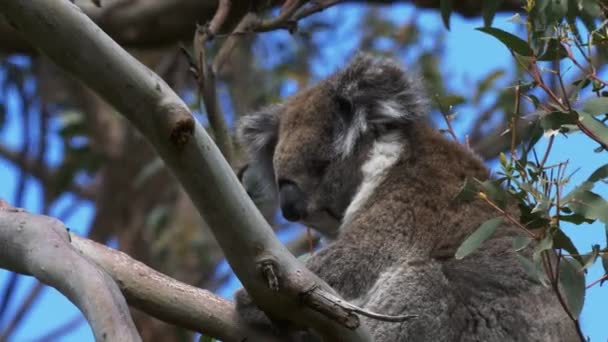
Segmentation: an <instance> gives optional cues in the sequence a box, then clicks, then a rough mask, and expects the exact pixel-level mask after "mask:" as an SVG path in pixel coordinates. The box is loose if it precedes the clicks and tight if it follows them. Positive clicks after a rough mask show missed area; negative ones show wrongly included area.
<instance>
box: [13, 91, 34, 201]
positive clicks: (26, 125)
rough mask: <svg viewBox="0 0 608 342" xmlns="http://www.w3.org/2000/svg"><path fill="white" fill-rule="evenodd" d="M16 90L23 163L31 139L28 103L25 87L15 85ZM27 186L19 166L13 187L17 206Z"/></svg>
mask: <svg viewBox="0 0 608 342" xmlns="http://www.w3.org/2000/svg"><path fill="white" fill-rule="evenodd" d="M16 88H17V90H18V91H19V92H20V93H21V94H19V96H17V97H18V98H19V99H20V100H21V115H20V116H21V131H22V132H21V134H22V135H23V139H22V144H21V150H20V152H19V163H20V164H25V163H26V162H27V160H28V159H29V158H28V157H29V151H30V142H31V141H32V137H31V129H30V121H31V115H30V105H29V101H28V100H27V99H28V96H27V94H26V93H25V89H24V87H22V86H17V87H16ZM26 188H27V172H26V171H25V170H23V169H22V168H19V175H18V176H17V187H16V188H15V198H14V200H13V203H15V206H17V207H23V199H24V197H25V192H26V190H27V189H26Z"/></svg>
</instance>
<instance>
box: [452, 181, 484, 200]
mask: <svg viewBox="0 0 608 342" xmlns="http://www.w3.org/2000/svg"><path fill="white" fill-rule="evenodd" d="M477 192H478V190H477V188H476V187H475V182H473V180H472V179H470V178H467V179H465V180H464V184H463V185H462V188H461V189H460V192H459V193H458V194H457V195H456V196H455V197H454V198H453V199H452V201H453V202H456V203H460V202H470V201H472V200H473V199H475V196H476V195H477Z"/></svg>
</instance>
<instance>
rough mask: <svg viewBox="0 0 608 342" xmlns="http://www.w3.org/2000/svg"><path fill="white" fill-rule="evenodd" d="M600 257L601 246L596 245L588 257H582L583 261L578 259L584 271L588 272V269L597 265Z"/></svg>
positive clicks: (592, 247)
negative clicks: (596, 261)
mask: <svg viewBox="0 0 608 342" xmlns="http://www.w3.org/2000/svg"><path fill="white" fill-rule="evenodd" d="M599 255H600V245H598V244H595V245H593V246H591V253H589V254H588V255H584V256H583V257H581V259H580V260H579V259H577V260H578V262H580V263H581V264H582V265H583V267H582V270H586V269H587V268H589V267H591V266H593V264H594V263H595V260H597V257H598V256H599Z"/></svg>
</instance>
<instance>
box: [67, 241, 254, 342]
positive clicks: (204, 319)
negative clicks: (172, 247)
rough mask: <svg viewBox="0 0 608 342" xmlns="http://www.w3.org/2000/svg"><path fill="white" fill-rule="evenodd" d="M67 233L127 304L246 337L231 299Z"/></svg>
mask: <svg viewBox="0 0 608 342" xmlns="http://www.w3.org/2000/svg"><path fill="white" fill-rule="evenodd" d="M70 235H71V237H72V245H73V246H74V247H75V248H76V249H77V250H78V251H80V252H81V253H82V254H83V255H86V256H87V257H88V258H90V259H91V260H93V261H94V262H95V263H96V264H97V265H99V266H100V267H102V268H103V269H104V270H105V271H106V272H107V273H108V274H109V275H110V276H111V277H112V278H114V280H116V283H117V284H119V286H120V289H121V290H122V292H123V293H124V295H125V298H126V299H127V302H128V303H129V304H130V305H132V306H134V307H136V308H138V309H140V310H142V311H144V312H146V313H148V314H150V315H152V316H154V317H156V318H158V319H160V320H163V321H165V322H169V323H173V324H176V325H178V326H181V327H184V328H187V329H189V330H193V331H198V332H201V333H204V334H207V335H210V336H213V337H215V338H219V339H221V340H223V341H242V340H243V339H244V338H245V337H246V333H245V330H244V329H243V327H242V326H241V325H239V320H238V315H237V313H236V312H235V310H234V305H233V304H232V303H231V302H230V301H228V300H225V299H223V298H221V297H218V296H216V295H214V294H213V293H211V292H209V291H207V290H203V289H199V288H197V287H194V286H190V285H188V284H184V283H182V282H180V281H177V280H175V279H173V278H170V277H168V276H166V275H164V274H162V273H159V272H157V271H155V270H153V269H151V268H150V267H148V266H146V265H144V264H143V263H141V262H139V261H137V260H134V259H132V258H131V257H129V256H128V255H126V254H125V253H122V252H120V251H116V250H113V249H111V248H109V247H106V246H104V245H102V244H99V243H97V242H94V241H92V240H89V239H85V238H82V237H79V236H77V235H74V234H70Z"/></svg>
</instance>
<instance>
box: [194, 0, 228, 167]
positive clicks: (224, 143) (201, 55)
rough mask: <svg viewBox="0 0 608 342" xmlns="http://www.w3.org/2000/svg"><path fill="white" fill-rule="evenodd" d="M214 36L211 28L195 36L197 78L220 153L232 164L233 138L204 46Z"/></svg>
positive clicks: (216, 24)
mask: <svg viewBox="0 0 608 342" xmlns="http://www.w3.org/2000/svg"><path fill="white" fill-rule="evenodd" d="M226 4H229V1H224V6H229V5H226ZM218 11H220V13H219V14H216V16H214V18H213V20H214V21H212V23H213V24H214V28H215V29H216V30H217V29H219V27H220V25H221V24H222V23H221V22H220V20H223V19H225V14H222V13H223V12H224V11H226V10H225V9H223V8H222V7H220V8H218ZM218 18H219V19H218ZM213 34H214V33H213V31H211V26H208V27H199V28H198V29H197V30H196V32H195V34H194V42H193V47H194V60H195V63H196V65H195V67H196V74H195V77H196V81H197V84H198V89H199V94H200V96H201V97H202V98H203V104H204V107H205V112H206V113H207V118H208V119H209V125H210V126H211V128H212V130H213V136H214V138H215V142H216V143H217V146H218V147H219V149H220V151H222V154H223V155H224V158H225V159H226V161H228V163H231V162H232V155H233V146H232V138H231V137H230V132H229V131H228V126H227V125H226V120H225V118H224V114H223V113H222V110H221V108H220V106H219V101H218V98H217V86H216V83H215V73H214V72H213V68H212V67H211V66H210V65H209V64H208V63H207V58H206V53H205V46H204V45H205V43H206V42H207V40H209V39H211V37H212V36H213Z"/></svg>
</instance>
